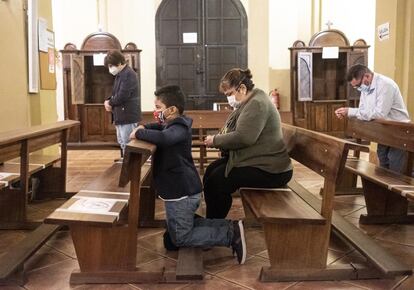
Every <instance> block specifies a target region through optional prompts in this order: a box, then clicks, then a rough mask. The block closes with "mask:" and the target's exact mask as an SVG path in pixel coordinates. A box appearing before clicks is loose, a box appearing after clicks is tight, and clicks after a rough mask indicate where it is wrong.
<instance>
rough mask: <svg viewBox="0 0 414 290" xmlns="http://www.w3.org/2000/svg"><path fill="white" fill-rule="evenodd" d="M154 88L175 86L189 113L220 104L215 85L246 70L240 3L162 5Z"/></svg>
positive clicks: (170, 1) (203, 0) (188, 0)
mask: <svg viewBox="0 0 414 290" xmlns="http://www.w3.org/2000/svg"><path fill="white" fill-rule="evenodd" d="M155 26H156V28H155V33H156V49H157V51H156V53H157V87H160V86H164V85H167V84H176V85H180V86H181V87H182V89H183V90H184V92H185V93H186V94H187V103H186V108H187V109H189V110H197V109H198V110H202V109H207V110H209V109H212V108H213V103H214V102H223V101H224V100H225V98H224V97H223V96H222V95H219V93H218V89H217V87H218V82H219V80H220V78H221V77H222V76H223V74H224V73H225V72H226V71H227V70H229V69H230V68H233V67H241V68H245V67H247V16H246V12H245V10H244V8H243V5H242V4H241V3H240V1H239V0H163V1H162V3H161V4H160V6H159V8H158V11H157V15H156V24H155Z"/></svg>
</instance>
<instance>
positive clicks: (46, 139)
mask: <svg viewBox="0 0 414 290" xmlns="http://www.w3.org/2000/svg"><path fill="white" fill-rule="evenodd" d="M61 140H62V132H56V133H52V134H48V135H45V136H40V137H36V138H32V139H30V140H29V141H28V144H29V152H34V151H37V150H40V149H43V148H46V147H49V146H51V145H54V144H58V143H60V142H61Z"/></svg>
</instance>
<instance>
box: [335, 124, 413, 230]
mask: <svg viewBox="0 0 414 290" xmlns="http://www.w3.org/2000/svg"><path fill="white" fill-rule="evenodd" d="M346 134H347V136H350V137H352V138H355V139H357V140H358V141H360V142H362V141H364V140H365V141H369V142H375V143H379V144H382V145H385V146H390V147H393V148H396V149H400V150H403V151H405V152H406V156H407V158H406V162H404V164H402V165H404V166H403V168H402V170H401V173H400V172H393V171H391V170H388V169H385V168H382V167H380V166H378V165H376V164H373V163H370V162H368V161H365V160H362V159H359V158H358V157H359V152H356V154H355V156H354V157H356V159H355V158H352V159H349V160H348V161H347V163H346V167H345V169H346V171H345V172H344V176H343V178H342V181H341V187H342V188H348V189H347V191H348V192H351V193H352V191H353V190H355V192H356V193H358V192H359V190H358V188H356V179H357V176H360V177H361V180H362V192H363V194H364V198H365V203H366V208H367V213H366V214H363V215H361V217H360V220H359V221H360V223H362V224H393V223H400V224H406V223H413V222H414V215H412V214H410V213H408V203H409V200H410V199H413V197H414V178H413V177H411V175H412V173H413V169H414V123H405V122H396V121H388V120H373V121H361V120H358V119H355V118H350V119H349V120H348V122H347V127H346Z"/></svg>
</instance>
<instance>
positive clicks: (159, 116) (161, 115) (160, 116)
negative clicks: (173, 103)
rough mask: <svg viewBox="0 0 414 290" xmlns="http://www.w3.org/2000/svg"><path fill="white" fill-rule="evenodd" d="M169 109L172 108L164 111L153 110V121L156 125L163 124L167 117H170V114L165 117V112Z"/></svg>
mask: <svg viewBox="0 0 414 290" xmlns="http://www.w3.org/2000/svg"><path fill="white" fill-rule="evenodd" d="M169 108H172V107H168V108H166V109H165V110H155V111H154V113H153V115H154V119H155V120H156V121H157V122H158V123H160V124H163V123H165V121H166V120H167V118H168V116H169V115H171V113H169V114H168V115H166V112H167V110H168V109H169Z"/></svg>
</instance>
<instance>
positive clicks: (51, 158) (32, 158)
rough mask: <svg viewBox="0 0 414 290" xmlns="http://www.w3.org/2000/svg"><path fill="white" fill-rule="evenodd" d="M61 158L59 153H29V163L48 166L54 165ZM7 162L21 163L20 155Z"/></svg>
mask: <svg viewBox="0 0 414 290" xmlns="http://www.w3.org/2000/svg"><path fill="white" fill-rule="evenodd" d="M59 160H60V156H59V155H43V154H39V153H34V154H30V155H29V163H30V164H41V165H44V166H45V167H46V166H49V165H52V164H54V163H56V162H57V161H59ZM6 163H7V164H20V157H19V158H15V159H12V160H9V161H7V162H6Z"/></svg>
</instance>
